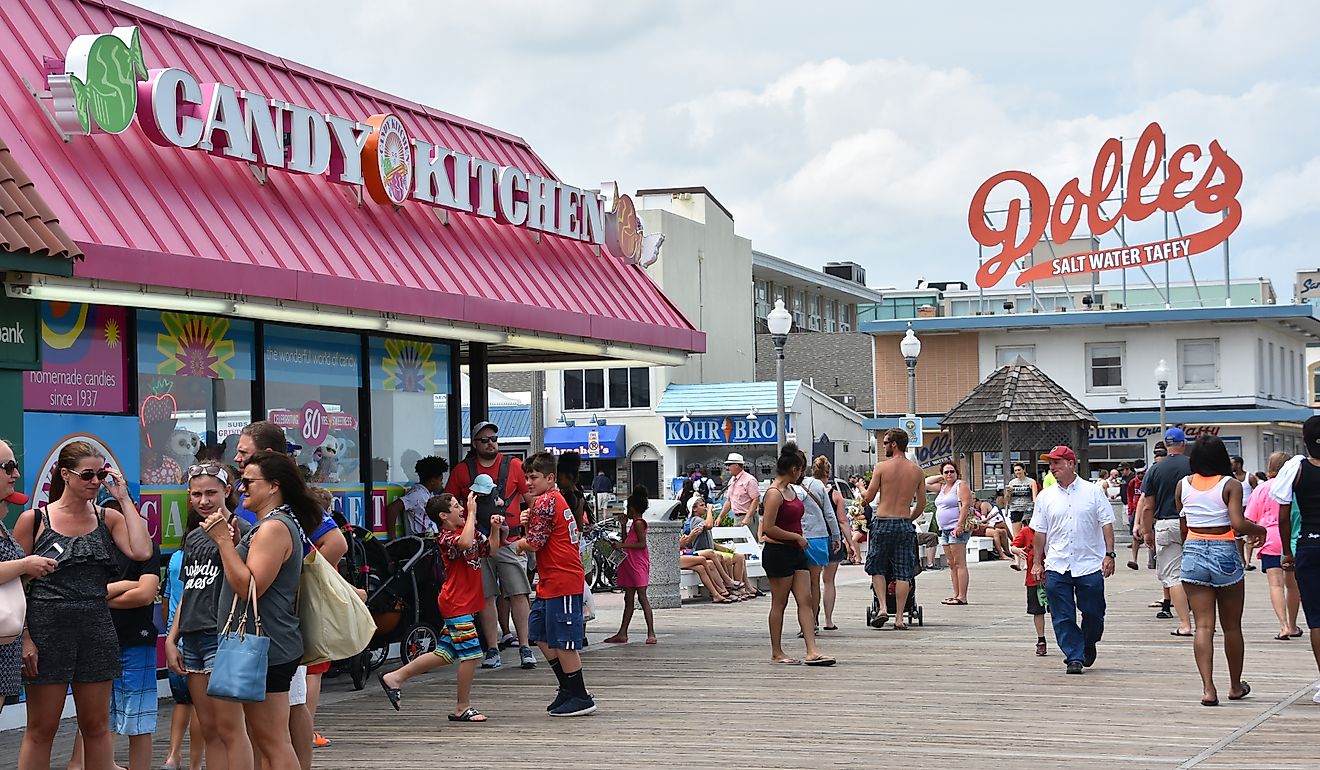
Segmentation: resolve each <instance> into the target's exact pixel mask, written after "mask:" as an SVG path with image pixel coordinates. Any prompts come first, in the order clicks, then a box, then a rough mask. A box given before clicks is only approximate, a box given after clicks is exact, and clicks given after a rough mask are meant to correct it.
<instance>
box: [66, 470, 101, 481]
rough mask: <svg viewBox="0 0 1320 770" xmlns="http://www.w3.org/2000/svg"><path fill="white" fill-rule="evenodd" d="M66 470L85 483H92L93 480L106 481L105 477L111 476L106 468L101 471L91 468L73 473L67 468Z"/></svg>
mask: <svg viewBox="0 0 1320 770" xmlns="http://www.w3.org/2000/svg"><path fill="white" fill-rule="evenodd" d="M64 470H66V471H69V473H71V474H73V475H74V476H77V477H78V478H80V479H82V480H83V481H91V480H92V479H93V478H95V479H96V480H98V481H105V477H106V476H109V475H110V471H108V470H106V469H105V468H102V469H100V470H92V469H91V468H88V469H86V470H81V471H72V470H69V469H68V468H65V469H64Z"/></svg>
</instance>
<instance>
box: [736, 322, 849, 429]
mask: <svg viewBox="0 0 1320 770" xmlns="http://www.w3.org/2000/svg"><path fill="white" fill-rule="evenodd" d="M774 378H775V344H774V342H773V341H772V340H771V339H770V335H769V334H758V335H756V379H757V380H758V381H761V382H766V381H772V380H774ZM784 379H786V380H810V381H812V383H813V385H812V387H814V388H815V389H816V390H819V391H820V392H822V393H824V394H825V395H827V396H829V397H830V398H833V399H834V400H835V401H838V402H840V403H842V404H845V405H846V406H847V407H849V408H850V409H853V410H854V411H857V412H861V413H862V414H874V405H873V401H874V395H873V391H872V389H871V382H872V380H871V336H870V335H869V334H859V333H856V332H836V333H832V334H829V333H824V332H818V333H810V332H805V333H802V334H790V335H788V344H787V345H785V346H784ZM845 396H847V397H848V399H847V400H845V398H844V397H845Z"/></svg>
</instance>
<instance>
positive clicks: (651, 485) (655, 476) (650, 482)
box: [628, 444, 665, 497]
mask: <svg viewBox="0 0 1320 770" xmlns="http://www.w3.org/2000/svg"><path fill="white" fill-rule="evenodd" d="M628 459H629V461H630V464H631V465H632V483H633V485H634V486H636V485H638V484H641V485H642V486H644V487H646V491H647V493H648V494H649V495H650V496H651V497H664V493H665V490H664V489H662V488H661V487H660V453H659V452H657V451H656V450H655V447H653V446H651V445H650V444H638V445H637V446H635V447H633V450H632V452H630V453H629V454H628Z"/></svg>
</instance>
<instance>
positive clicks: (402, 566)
mask: <svg viewBox="0 0 1320 770" xmlns="http://www.w3.org/2000/svg"><path fill="white" fill-rule="evenodd" d="M349 534H350V538H349V548H348V556H347V558H346V560H345V561H347V562H349V567H348V569H349V570H350V573H351V576H346V577H348V579H349V581H350V582H351V583H353V585H355V586H357V587H358V588H361V589H363V590H365V591H366V592H367V609H369V610H371V617H372V619H373V620H375V621H376V634H375V636H373V637H371V643H370V644H368V645H367V650H366V655H367V661H368V668H369V669H376V668H379V667H380V666H381V665H383V664H384V663H385V659H386V658H387V657H388V656H389V649H390V645H391V644H394V643H396V642H397V643H398V645H399V660H400V661H401V662H402V663H405V664H406V663H410V662H412V660H413V659H414V658H416V657H418V656H419V655H423V654H425V653H428V652H430V651H432V650H434V649H435V645H436V641H437V640H438V639H439V638H440V634H439V631H440V629H441V628H442V627H443V626H444V618H443V617H441V615H440V608H439V606H438V604H437V601H436V600H437V599H438V598H439V595H440V586H442V585H443V584H444V572H443V570H444V567H443V565H442V564H441V562H440V559H439V555H438V554H437V553H436V549H435V544H434V542H433V541H431V540H429V539H425V540H424V539H422V538H420V537H416V536H408V537H399V538H395V539H393V540H391V541H389V542H388V543H382V542H381V541H380V540H379V539H377V538H376V536H375V534H374V533H372V532H370V531H368V530H365V529H362V528H361V527H351V528H350V530H349ZM356 684H357V681H356V679H355V680H354V685H356Z"/></svg>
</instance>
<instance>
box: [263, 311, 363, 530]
mask: <svg viewBox="0 0 1320 770" xmlns="http://www.w3.org/2000/svg"><path fill="white" fill-rule="evenodd" d="M264 328H265V347H264V349H263V350H262V357H263V358H264V359H265V366H266V381H265V382H264V383H263V390H264V391H265V397H266V415H265V417H266V419H268V420H270V421H271V422H273V423H275V424H276V425H278V426H280V427H281V428H283V429H284V435H285V436H286V437H287V438H288V441H289V443H291V444H294V445H297V446H298V447H300V448H299V449H298V450H297V452H296V453H295V456H294V459H295V460H296V461H297V462H298V464H299V465H301V466H302V467H303V469H304V470H305V471H306V473H307V474H308V476H309V478H310V479H311V481H312V483H314V484H318V485H321V486H324V487H326V488H327V489H329V490H330V492H331V494H333V495H334V496H335V507H336V509H337V510H338V511H339V512H340V513H343V514H344V516H345V517H346V518H348V520H349V521H351V522H352V523H354V524H357V525H359V526H361V525H363V523H364V522H365V521H366V514H365V510H364V508H365V505H364V500H363V485H362V482H363V474H362V458H361V456H360V454H359V448H360V447H361V444H362V442H361V438H360V433H359V431H360V430H361V421H360V419H359V417H360V415H359V414H358V394H359V391H360V390H361V382H362V355H361V345H362V343H361V338H359V337H358V336H357V335H354V334H342V333H339V332H327V331H322V330H318V329H302V328H295V327H290V326H277V325H274V324H268V325H266V326H265V327H264Z"/></svg>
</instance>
